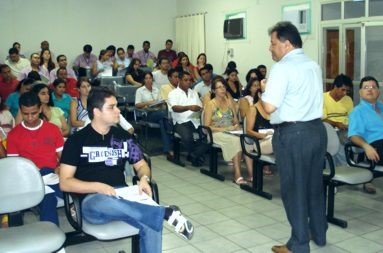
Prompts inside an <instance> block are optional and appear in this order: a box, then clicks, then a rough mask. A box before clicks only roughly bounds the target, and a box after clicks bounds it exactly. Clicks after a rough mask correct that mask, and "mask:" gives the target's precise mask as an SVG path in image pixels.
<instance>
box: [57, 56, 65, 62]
mask: <svg viewBox="0 0 383 253" xmlns="http://www.w3.org/2000/svg"><path fill="white" fill-rule="evenodd" d="M61 57H65V58H66V56H65V55H63V54H60V55H58V56H57V57H56V61H57V62H59V60H60V58H61Z"/></svg>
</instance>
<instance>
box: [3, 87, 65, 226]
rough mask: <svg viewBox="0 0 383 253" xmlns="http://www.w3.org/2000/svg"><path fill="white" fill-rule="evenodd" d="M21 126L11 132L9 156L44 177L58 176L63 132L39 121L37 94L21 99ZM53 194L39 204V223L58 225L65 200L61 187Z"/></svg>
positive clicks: (27, 94) (29, 93)
mask: <svg viewBox="0 0 383 253" xmlns="http://www.w3.org/2000/svg"><path fill="white" fill-rule="evenodd" d="M19 103H20V111H21V112H22V113H21V114H20V115H22V122H21V124H18V125H17V126H16V127H15V128H14V129H12V130H11V131H10V132H9V134H8V138H7V153H8V156H21V157H25V158H27V159H29V160H31V161H32V162H33V163H34V164H35V165H36V167H38V168H39V169H40V173H41V175H42V176H44V175H48V174H51V173H55V172H58V168H59V166H58V159H59V158H60V156H61V151H62V149H63V145H64V139H63V137H62V135H61V132H60V130H59V129H58V127H57V126H55V125H54V124H51V123H49V122H47V121H44V120H42V119H40V118H39V115H40V111H41V101H40V99H39V97H38V96H37V95H36V93H34V92H26V93H24V94H22V95H21V97H20V101H19ZM49 187H50V188H51V189H52V190H53V191H54V192H52V193H47V194H45V195H44V199H43V200H42V201H41V203H40V204H39V211H40V220H41V221H50V222H53V223H55V224H56V225H59V220H58V216H57V210H56V205H57V199H56V196H57V197H60V198H62V197H63V196H62V192H61V191H60V189H59V186H58V184H55V185H49Z"/></svg>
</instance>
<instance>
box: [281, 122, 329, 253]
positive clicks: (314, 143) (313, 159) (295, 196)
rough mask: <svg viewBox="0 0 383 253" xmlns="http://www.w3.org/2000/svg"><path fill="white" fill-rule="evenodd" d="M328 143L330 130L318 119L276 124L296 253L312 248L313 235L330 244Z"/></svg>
mask: <svg viewBox="0 0 383 253" xmlns="http://www.w3.org/2000/svg"><path fill="white" fill-rule="evenodd" d="M326 146H327V135H326V130H325V128H324V126H323V124H322V122H321V121H320V120H319V119H318V120H313V121H308V122H298V123H295V124H290V125H287V126H283V127H280V128H276V129H275V132H274V135H273V149H274V154H275V158H276V164H277V168H278V171H279V173H280V184H281V195H282V201H283V205H284V207H285V211H286V215H287V219H288V220H289V223H290V225H291V228H292V229H291V237H290V239H289V241H288V242H287V244H286V245H287V247H288V248H289V249H290V250H291V251H293V252H294V253H306V252H310V246H309V241H310V236H311V238H312V239H313V240H314V242H315V243H316V244H318V245H320V246H323V245H325V244H326V230H327V221H326V206H325V199H324V191H323V180H322V177H323V176H322V171H323V166H324V158H325V152H326Z"/></svg>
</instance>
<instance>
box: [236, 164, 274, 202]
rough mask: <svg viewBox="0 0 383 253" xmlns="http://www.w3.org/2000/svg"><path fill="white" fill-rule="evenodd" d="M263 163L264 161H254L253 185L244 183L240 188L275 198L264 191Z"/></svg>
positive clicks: (267, 197) (268, 197) (266, 197)
mask: <svg viewBox="0 0 383 253" xmlns="http://www.w3.org/2000/svg"><path fill="white" fill-rule="evenodd" d="M263 165H264V163H263V162H260V161H253V184H252V186H249V185H247V184H243V185H241V186H240V188H241V189H242V190H245V191H248V192H251V193H254V194H255V195H258V196H260V197H263V198H265V199H269V200H270V199H272V198H273V195H271V194H270V193H268V192H265V191H263Z"/></svg>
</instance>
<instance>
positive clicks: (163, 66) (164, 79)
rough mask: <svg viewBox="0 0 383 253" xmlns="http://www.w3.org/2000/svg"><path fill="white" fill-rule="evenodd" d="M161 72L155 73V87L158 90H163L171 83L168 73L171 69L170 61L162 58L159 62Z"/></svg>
mask: <svg viewBox="0 0 383 253" xmlns="http://www.w3.org/2000/svg"><path fill="white" fill-rule="evenodd" d="M158 66H159V70H156V71H153V81H154V83H153V85H154V87H156V88H157V89H161V86H162V85H164V84H167V83H169V79H168V71H169V68H170V63H169V60H168V59H167V58H165V57H162V58H160V59H159V60H158Z"/></svg>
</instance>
